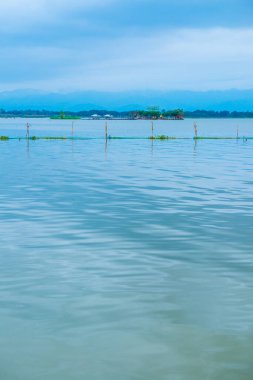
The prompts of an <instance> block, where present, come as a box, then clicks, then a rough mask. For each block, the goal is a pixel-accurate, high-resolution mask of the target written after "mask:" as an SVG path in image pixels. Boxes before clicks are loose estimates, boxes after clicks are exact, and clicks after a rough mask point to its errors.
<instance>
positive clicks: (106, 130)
mask: <svg viewBox="0 0 253 380" xmlns="http://www.w3.org/2000/svg"><path fill="white" fill-rule="evenodd" d="M105 139H106V141H107V140H108V125H107V121H106V122H105Z"/></svg>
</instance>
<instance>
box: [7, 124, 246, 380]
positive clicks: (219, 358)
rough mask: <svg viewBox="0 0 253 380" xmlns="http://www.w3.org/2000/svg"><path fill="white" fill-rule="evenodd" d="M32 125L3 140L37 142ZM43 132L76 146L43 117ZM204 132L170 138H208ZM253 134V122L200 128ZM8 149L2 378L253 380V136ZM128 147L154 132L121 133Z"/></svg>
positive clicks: (77, 127)
mask: <svg viewBox="0 0 253 380" xmlns="http://www.w3.org/2000/svg"><path fill="white" fill-rule="evenodd" d="M25 122H26V120H24V119H8V120H4V119H0V135H9V136H25ZM30 122H31V125H32V126H31V132H30V134H31V135H37V136H39V135H40V136H42V135H44V136H45V135H46V136H49V135H50V136H53V135H57V136H59V135H66V136H68V135H71V122H70V121H50V120H42V119H38V120H30ZM192 124H193V120H185V121H183V122H180V121H179V122H173V121H168V122H156V123H155V133H156V134H167V135H170V136H189V137H190V136H192V135H193V127H192ZM198 125H199V134H201V135H205V136H211V135H212V136H216V135H219V136H224V135H226V136H234V135H236V133H237V132H236V130H237V127H238V128H239V134H240V135H247V136H250V135H251V136H253V120H247V119H245V120H198ZM103 133H104V122H103V121H76V122H75V124H74V135H76V136H87V137H91V136H94V137H101V139H97V140H90V141H68V140H67V141H43V140H38V141H30V142H29V144H28V143H27V142H26V141H24V140H23V141H18V140H10V141H2V142H1V141H0V174H1V180H0V213H1V219H0V236H1V252H0V268H1V276H0V329H1V330H0V342H1V344H0V379H1V380H45V379H47V380H83V379H85V380H86V379H87V380H252V379H253V140H248V141H243V140H239V141H236V140H217V141H212V140H205V141H198V142H197V143H194V141H193V140H174V141H153V142H152V141H150V140H110V141H108V144H105V142H104V140H103V139H102V137H103ZM109 133H110V134H111V135H115V136H116V135H117V136H149V135H150V122H145V121H136V122H127V121H109Z"/></svg>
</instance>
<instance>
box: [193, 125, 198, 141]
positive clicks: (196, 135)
mask: <svg viewBox="0 0 253 380" xmlns="http://www.w3.org/2000/svg"><path fill="white" fill-rule="evenodd" d="M193 127H194V137H195V139H196V138H197V137H198V125H197V123H196V122H194V124H193Z"/></svg>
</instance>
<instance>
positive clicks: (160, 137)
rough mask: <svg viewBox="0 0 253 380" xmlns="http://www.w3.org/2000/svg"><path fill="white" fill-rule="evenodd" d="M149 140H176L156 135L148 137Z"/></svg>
mask: <svg viewBox="0 0 253 380" xmlns="http://www.w3.org/2000/svg"><path fill="white" fill-rule="evenodd" d="M149 139H150V140H176V137H171V136H166V135H158V136H150V137H149Z"/></svg>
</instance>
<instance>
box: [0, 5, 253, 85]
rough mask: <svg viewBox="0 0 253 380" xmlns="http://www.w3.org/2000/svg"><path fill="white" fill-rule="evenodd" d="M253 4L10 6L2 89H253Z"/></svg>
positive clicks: (1, 24)
mask: <svg viewBox="0 0 253 380" xmlns="http://www.w3.org/2000/svg"><path fill="white" fill-rule="evenodd" d="M252 24H253V1H252V0H219V1H218V0H201V1H200V0H188V1H186V0H177V1H176V0H167V1H165V0H82V1H81V0H8V1H6V2H5V3H3V4H1V13H0V37H1V38H0V48H1V60H0V90H2V91H4V90H15V89H22V88H31V89H39V90H45V91H72V90H98V91H128V90H131V91H132V90H150V89H154V90H163V91H164V90H165V91H167V90H196V91H199V90H216V89H217V90H225V89H230V88H236V89H250V88H253V70H252V67H253V42H252V41H253V25H252Z"/></svg>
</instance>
